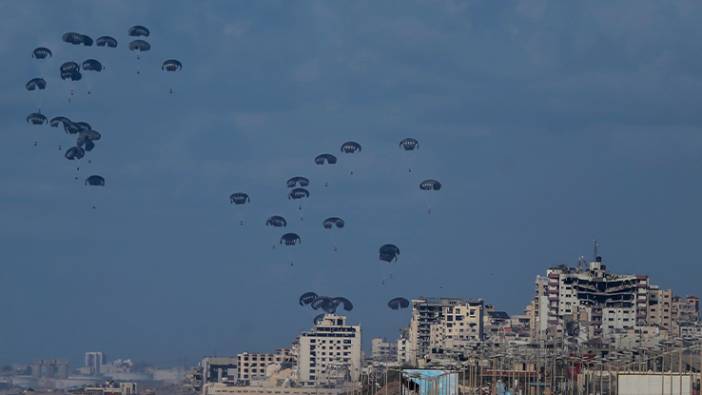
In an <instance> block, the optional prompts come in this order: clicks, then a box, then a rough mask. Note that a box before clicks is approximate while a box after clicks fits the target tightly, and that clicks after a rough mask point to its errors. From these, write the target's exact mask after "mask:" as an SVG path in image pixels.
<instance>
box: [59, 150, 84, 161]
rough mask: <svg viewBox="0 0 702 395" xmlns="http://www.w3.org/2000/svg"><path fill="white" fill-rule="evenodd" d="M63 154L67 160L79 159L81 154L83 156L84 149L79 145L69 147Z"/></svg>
mask: <svg viewBox="0 0 702 395" xmlns="http://www.w3.org/2000/svg"><path fill="white" fill-rule="evenodd" d="M63 156H64V157H66V159H68V160H75V159H81V158H82V157H83V156H85V151H84V150H83V148H80V147H71V148H69V149H68V150H66V153H65V154H64V155H63Z"/></svg>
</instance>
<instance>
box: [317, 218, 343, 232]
mask: <svg viewBox="0 0 702 395" xmlns="http://www.w3.org/2000/svg"><path fill="white" fill-rule="evenodd" d="M344 225H345V223H344V220H343V219H341V218H339V217H329V218H327V219H325V220H324V221H323V222H322V226H323V227H324V229H331V228H333V227H337V228H343V227H344Z"/></svg>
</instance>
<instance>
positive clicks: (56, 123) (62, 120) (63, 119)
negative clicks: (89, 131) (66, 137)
mask: <svg viewBox="0 0 702 395" xmlns="http://www.w3.org/2000/svg"><path fill="white" fill-rule="evenodd" d="M72 123H73V122H71V120H70V119H68V118H66V117H64V116H58V117H53V118H51V120H50V121H49V125H50V126H51V127H54V128H57V127H59V125H61V124H63V127H64V128H65V127H66V125H67V124H69V125H70V124H72Z"/></svg>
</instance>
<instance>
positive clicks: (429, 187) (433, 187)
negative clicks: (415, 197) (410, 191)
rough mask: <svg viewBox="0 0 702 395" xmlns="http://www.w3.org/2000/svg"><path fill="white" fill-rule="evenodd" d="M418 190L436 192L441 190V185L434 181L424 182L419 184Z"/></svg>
mask: <svg viewBox="0 0 702 395" xmlns="http://www.w3.org/2000/svg"><path fill="white" fill-rule="evenodd" d="M419 189H421V190H423V191H438V190H440V189H441V183H440V182H439V181H436V180H431V179H429V180H424V181H422V182H420V183H419Z"/></svg>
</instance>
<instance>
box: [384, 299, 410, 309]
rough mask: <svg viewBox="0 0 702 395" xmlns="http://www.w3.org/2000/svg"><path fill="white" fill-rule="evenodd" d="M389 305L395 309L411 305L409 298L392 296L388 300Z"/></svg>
mask: <svg viewBox="0 0 702 395" xmlns="http://www.w3.org/2000/svg"><path fill="white" fill-rule="evenodd" d="M388 307H389V308H391V309H393V310H400V309H406V308H407V307H409V300H407V299H405V298H402V297H397V298H392V299H390V301H388Z"/></svg>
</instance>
